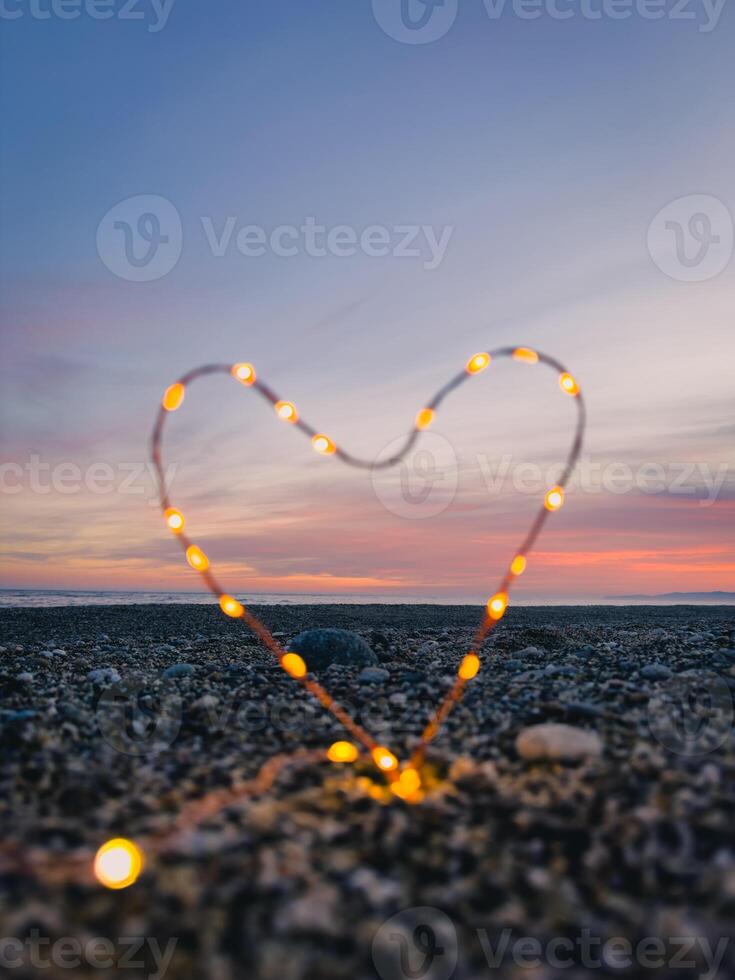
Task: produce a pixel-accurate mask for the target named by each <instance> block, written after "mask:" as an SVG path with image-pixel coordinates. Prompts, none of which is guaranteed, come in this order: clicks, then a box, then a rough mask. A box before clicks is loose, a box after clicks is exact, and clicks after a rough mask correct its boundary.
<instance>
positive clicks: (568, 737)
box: [516, 723, 602, 761]
mask: <svg viewBox="0 0 735 980" xmlns="http://www.w3.org/2000/svg"><path fill="white" fill-rule="evenodd" d="M516 751H517V752H518V755H520V757H521V758H522V759H528V760H538V759H550V760H559V759H566V760H568V761H575V760H577V759H584V758H586V757H588V756H598V755H600V753H601V752H602V742H601V741H600V738H599V736H598V735H597V734H596V733H595V732H588V731H585V729H583V728H574V727H573V726H572V725H559V724H553V723H546V724H542V725H531V726H530V727H529V728H524V729H523V731H522V732H520V733H519V735H518V737H517V738H516Z"/></svg>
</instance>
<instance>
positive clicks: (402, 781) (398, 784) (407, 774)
mask: <svg viewBox="0 0 735 980" xmlns="http://www.w3.org/2000/svg"><path fill="white" fill-rule="evenodd" d="M390 788H391V791H392V792H393V793H395V795H396V796H400V798H401V799H402V800H407V801H408V802H410V803H412V802H418V800H417V799H416V797H417V794H418V793H419V791H420V789H421V776H419V774H418V772H417V771H416V770H415V769H413V768H412V767H410V766H409V767H408V768H407V769H404V770H403V772H402V773H401V774H400V776H399V777H398V779H396V780H395V782H393V783H391V787H390Z"/></svg>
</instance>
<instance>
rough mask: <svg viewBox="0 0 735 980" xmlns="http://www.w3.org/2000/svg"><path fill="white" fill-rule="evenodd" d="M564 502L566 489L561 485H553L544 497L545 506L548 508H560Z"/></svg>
mask: <svg viewBox="0 0 735 980" xmlns="http://www.w3.org/2000/svg"><path fill="white" fill-rule="evenodd" d="M563 503H564V491H563V490H562V488H561V487H552V488H551V490H549V491H548V492H547V494H546V496H545V497H544V507H545V508H546V509H547V510H552V511H554V510H559V508H560V507H561V505H562V504H563Z"/></svg>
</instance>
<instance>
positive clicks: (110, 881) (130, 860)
mask: <svg viewBox="0 0 735 980" xmlns="http://www.w3.org/2000/svg"><path fill="white" fill-rule="evenodd" d="M142 870H143V852H142V851H141V850H140V848H139V847H138V846H137V844H134V843H133V842H132V841H131V840H126V839H125V838H124V837H116V838H114V839H113V840H108V841H107V843H106V844H103V845H102V847H101V848H100V849H99V850H98V851H97V854H96V855H95V859H94V875H95V877H96V879H97V881H99V883H100V884H101V885H104V886H105V888H112V889H115V890H117V889H120V888H128V887H129V886H130V885H132V884H134V883H135V882H136V881H137V880H138V878H139V877H140V873H141V871H142Z"/></svg>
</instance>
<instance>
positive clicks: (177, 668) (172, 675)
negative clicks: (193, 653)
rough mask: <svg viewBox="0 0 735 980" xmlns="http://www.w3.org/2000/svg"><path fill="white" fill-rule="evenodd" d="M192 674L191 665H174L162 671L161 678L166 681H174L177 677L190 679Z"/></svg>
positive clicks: (192, 667) (192, 668)
mask: <svg viewBox="0 0 735 980" xmlns="http://www.w3.org/2000/svg"><path fill="white" fill-rule="evenodd" d="M193 673H194V666H193V664H174V665H173V666H172V667H167V668H166V669H165V670H164V672H163V676H164V677H165V678H166V680H175V679H176V678H177V677H191V675H192V674H193Z"/></svg>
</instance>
